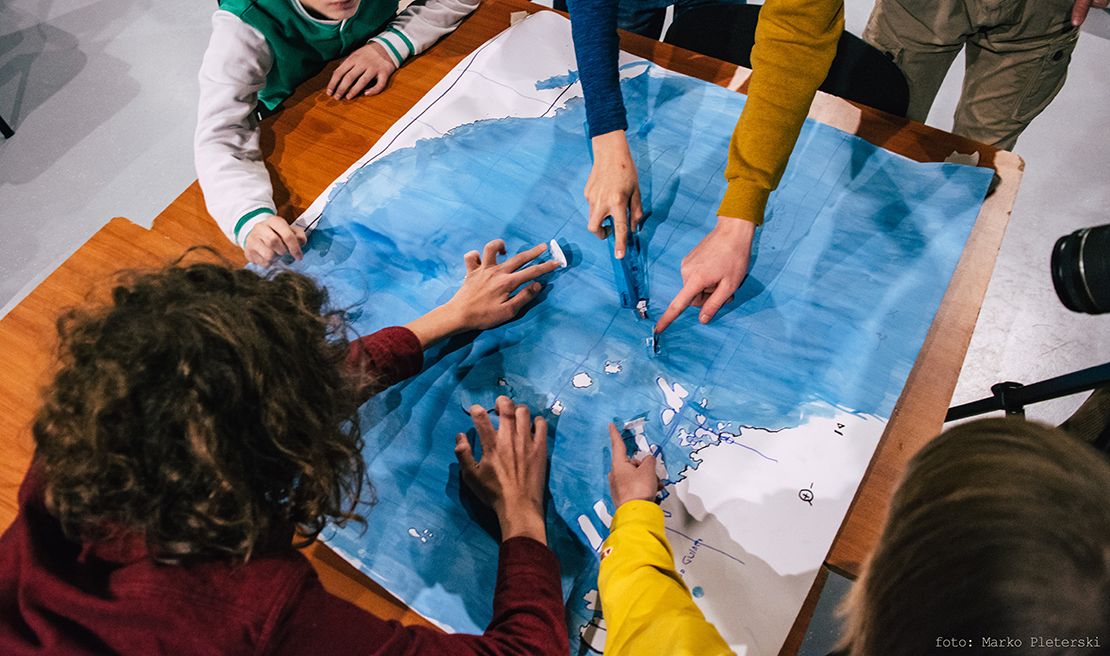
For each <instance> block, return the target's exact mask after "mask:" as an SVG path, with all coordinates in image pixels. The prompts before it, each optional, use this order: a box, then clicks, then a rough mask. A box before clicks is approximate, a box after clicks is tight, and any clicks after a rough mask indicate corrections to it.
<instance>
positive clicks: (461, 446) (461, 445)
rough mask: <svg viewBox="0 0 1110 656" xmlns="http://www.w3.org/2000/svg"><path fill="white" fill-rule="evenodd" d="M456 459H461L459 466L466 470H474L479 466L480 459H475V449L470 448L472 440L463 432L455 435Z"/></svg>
mask: <svg viewBox="0 0 1110 656" xmlns="http://www.w3.org/2000/svg"><path fill="white" fill-rule="evenodd" d="M455 459H456V460H458V461H459V466H460V467H461V468H462V470H463V471H464V472H466V471H474V469H476V468H477V467H478V461H477V460H475V459H474V451H473V450H471V448H470V440H468V439H466V435H465V434H463V433H459V434H458V435H456V436H455Z"/></svg>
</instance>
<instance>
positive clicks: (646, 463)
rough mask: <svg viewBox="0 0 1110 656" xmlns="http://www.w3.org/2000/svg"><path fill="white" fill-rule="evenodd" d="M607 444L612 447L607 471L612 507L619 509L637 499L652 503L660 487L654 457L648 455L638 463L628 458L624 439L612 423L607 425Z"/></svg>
mask: <svg viewBox="0 0 1110 656" xmlns="http://www.w3.org/2000/svg"><path fill="white" fill-rule="evenodd" d="M609 443H610V444H611V445H612V447H613V467H612V469H610V470H609V494H610V495H611V496H612V497H613V507H614V508H620V507H621V506H623V505H624V504H625V503H626V502H628V501H635V500H637V499H642V500H644V501H654V500H655V496H656V495H657V494H659V486H660V483H659V476H657V475H656V474H655V456H653V455H650V454H649V455H647V456H646V457H644V458H643V459H642V460H640V461H639V462H637V461H635V460H633V459H631V458H629V457H628V449H626V448H625V447H624V439H623V438H621V434H620V431H618V430H617V427H616V426H614V425H613V424H612V423H610V424H609Z"/></svg>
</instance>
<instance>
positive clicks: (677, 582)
mask: <svg viewBox="0 0 1110 656" xmlns="http://www.w3.org/2000/svg"><path fill="white" fill-rule="evenodd" d="M601 553H602V558H601V572H600V574H599V576H598V590H599V592H600V593H601V609H602V612H603V613H604V615H605V625H606V635H605V654H606V655H607V656H649V655H651V654H667V655H668V656H721V655H724V654H732V653H733V652H732V650H731V649H729V647H728V644H726V643H725V641H724V639H723V638H721V635H720V634H719V633H717V629H716V628H714V627H713V625H712V624H710V623H709V622H708V621H706V619H705V616H704V615H702V614H701V611H700V610H699V609H698V607H697V606H696V605H695V604H694V599H693V597H691V596H690V591H689V590H687V589H686V584H684V583H683V582H682V578H681V577H680V576H679V574H678V572H676V571H675V568H674V554H673V553H672V552H671V545H670V543H669V542H667V536H666V535H665V534H664V532H663V511H662V510H660V508H659V506H657V505H655V504H654V503H651V502H648V501H629V502H627V503H625V504H624V505H622V506H621V507H620V508H618V509H617V512H616V514H615V515H613V523H612V526H611V527H610V533H609V539H607V540H606V541H605V544H604V545H603V546H602V549H601Z"/></svg>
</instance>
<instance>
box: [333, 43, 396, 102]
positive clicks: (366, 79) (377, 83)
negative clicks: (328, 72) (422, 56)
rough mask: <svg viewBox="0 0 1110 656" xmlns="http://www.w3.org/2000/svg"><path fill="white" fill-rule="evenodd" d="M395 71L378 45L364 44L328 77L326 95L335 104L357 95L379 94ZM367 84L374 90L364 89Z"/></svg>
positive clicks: (390, 61)
mask: <svg viewBox="0 0 1110 656" xmlns="http://www.w3.org/2000/svg"><path fill="white" fill-rule="evenodd" d="M395 70H397V67H396V66H395V65H394V64H393V60H392V59H390V58H389V54H388V53H387V52H386V51H385V48H383V47H382V46H381V45H380V44H378V43H368V44H366V45H364V46H362V47H361V48H359V49H358V50H356V51H354V52H352V53H351V54H350V55H348V56H347V58H346V59H344V60H343V63H342V64H340V65H339V68H337V69H335V72H334V73H332V76H331V81H330V82H328V95H329V96H331V97H332V98H335V99H336V100H350V99H351V98H355V97H357V96H359V95H363V96H372V95H374V94H376V93H381V91H382V90H383V89H385V85H386V83H387V82H389V76H390V75H393V71H395ZM371 82H373V83H374V86H372V87H369V88H367V85H368V84H370V83H371Z"/></svg>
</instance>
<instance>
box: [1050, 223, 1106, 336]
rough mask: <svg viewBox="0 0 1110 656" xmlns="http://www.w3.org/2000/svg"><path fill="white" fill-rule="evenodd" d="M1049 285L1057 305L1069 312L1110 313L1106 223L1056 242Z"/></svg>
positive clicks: (1084, 229)
mask: <svg viewBox="0 0 1110 656" xmlns="http://www.w3.org/2000/svg"><path fill="white" fill-rule="evenodd" d="M1052 285H1053V286H1054V287H1056V295H1057V296H1059V297H1060V302H1061V303H1063V304H1064V307H1066V308H1068V309H1069V310H1071V311H1073V312H1086V313H1087V314H1102V313H1104V312H1110V223H1108V224H1106V225H1101V226H1095V227H1093V228H1083V229H1081V230H1076V231H1075V232H1073V233H1071V234H1070V235H1064V236H1063V237H1060V238H1059V239H1057V240H1056V246H1054V247H1053V248H1052Z"/></svg>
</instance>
